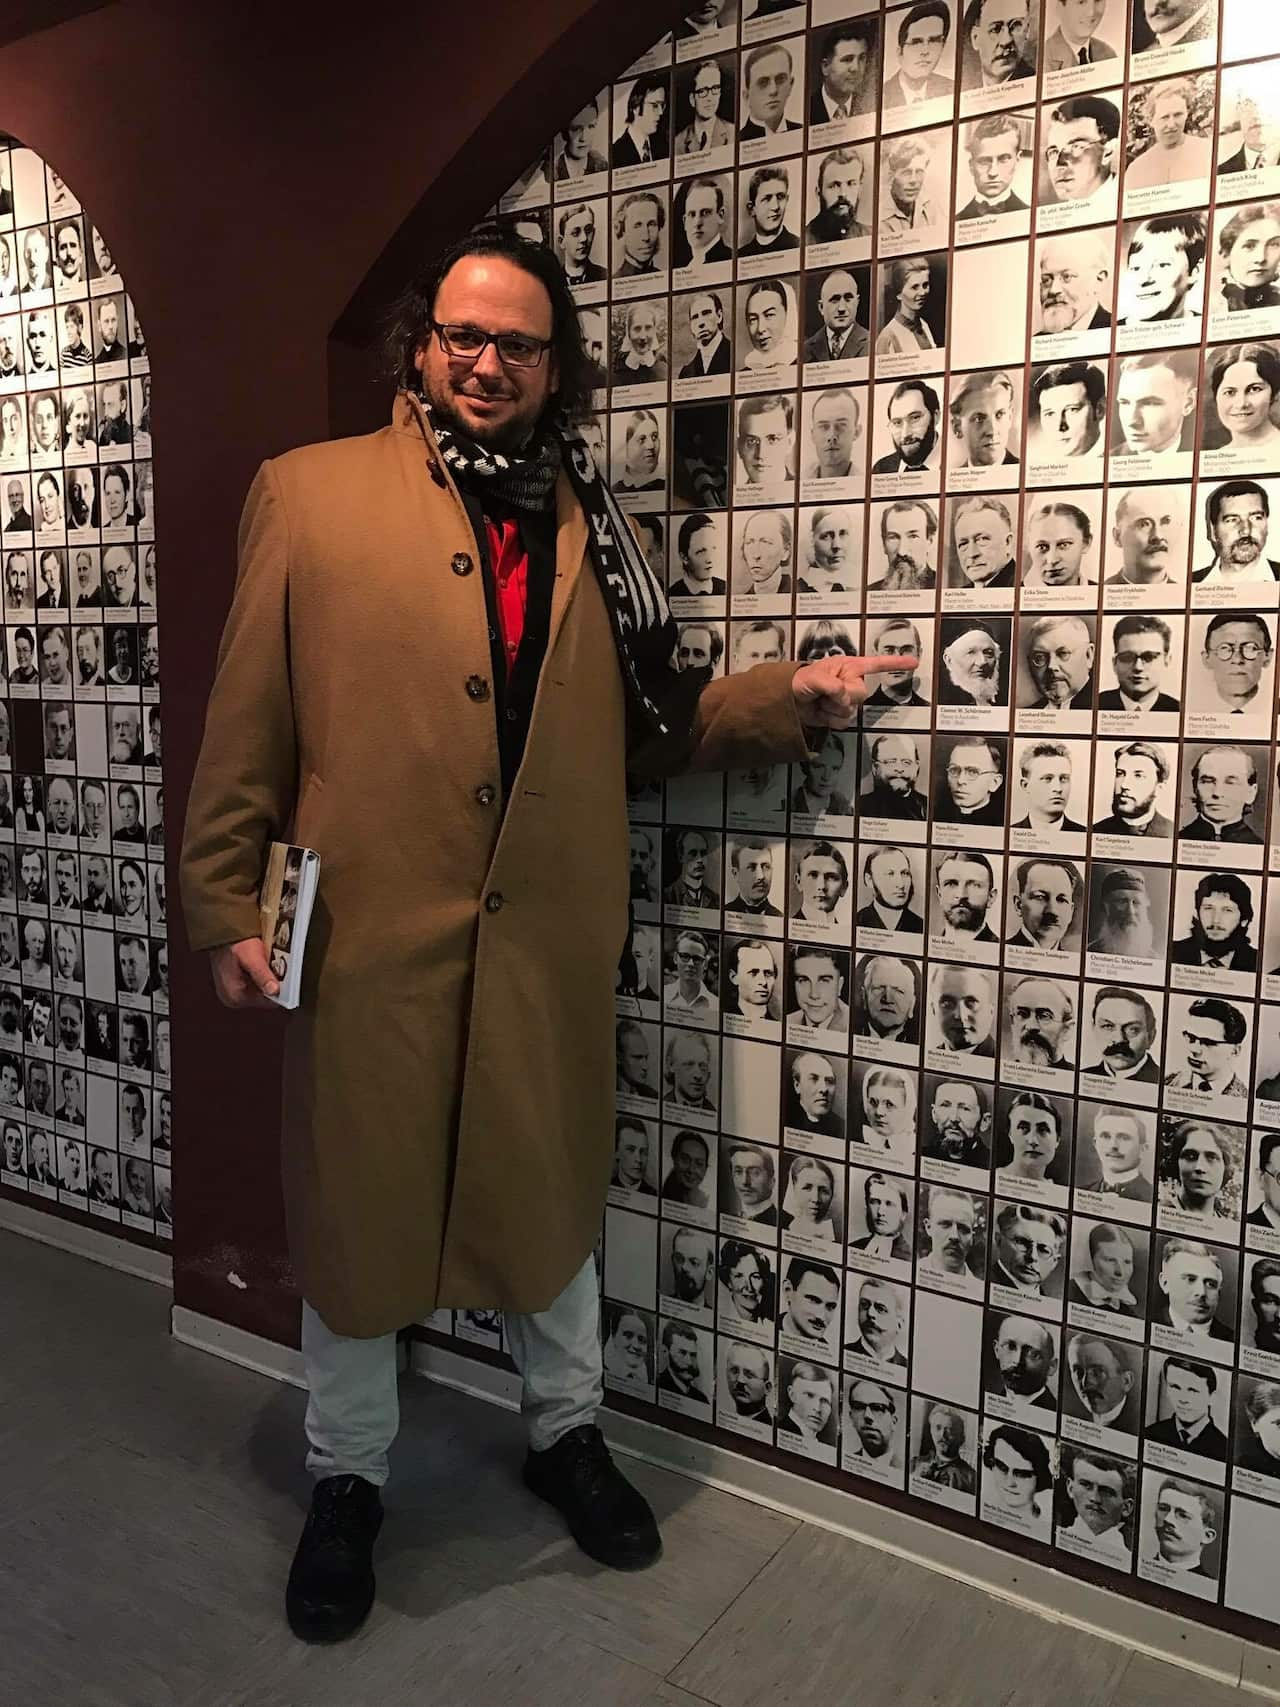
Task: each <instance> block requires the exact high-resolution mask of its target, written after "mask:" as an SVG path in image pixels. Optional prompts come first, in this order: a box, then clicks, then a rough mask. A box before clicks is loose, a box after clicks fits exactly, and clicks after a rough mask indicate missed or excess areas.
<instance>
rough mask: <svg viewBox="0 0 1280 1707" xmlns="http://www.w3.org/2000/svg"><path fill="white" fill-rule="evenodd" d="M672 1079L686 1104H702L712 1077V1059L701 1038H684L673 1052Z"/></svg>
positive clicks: (679, 1040) (678, 1042)
mask: <svg viewBox="0 0 1280 1707" xmlns="http://www.w3.org/2000/svg"><path fill="white" fill-rule="evenodd" d="M671 1077H672V1080H673V1081H674V1083H675V1088H676V1091H677V1093H678V1094H679V1095H680V1096H681V1097H683V1098H684V1100H685V1101H686V1102H701V1100H702V1098H703V1096H704V1095H705V1093H706V1089H707V1081H708V1080H709V1079H710V1077H711V1059H710V1056H709V1055H708V1053H707V1046H706V1044H705V1043H703V1042H702V1041H701V1039H700V1038H695V1037H682V1038H679V1039H678V1040H677V1042H676V1045H675V1048H674V1049H673V1050H672V1051H671Z"/></svg>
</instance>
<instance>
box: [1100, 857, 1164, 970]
mask: <svg viewBox="0 0 1280 1707" xmlns="http://www.w3.org/2000/svg"><path fill="white" fill-rule="evenodd" d="M1153 882H1154V879H1153ZM1159 905H1160V903H1159V900H1158V890H1157V893H1156V894H1153V893H1152V889H1151V886H1150V885H1149V884H1148V880H1147V876H1146V874H1145V873H1144V872H1143V871H1142V870H1140V869H1138V868H1136V867H1130V868H1123V867H1122V868H1117V869H1111V870H1107V869H1106V868H1105V867H1102V866H1100V865H1098V864H1097V863H1095V864H1094V866H1093V869H1092V896H1091V899H1090V917H1089V924H1090V935H1089V953H1090V954H1119V955H1124V956H1127V957H1131V958H1134V959H1138V960H1150V959H1151V958H1152V957H1153V956H1155V955H1159V954H1162V953H1163V947H1164V931H1163V928H1162V921H1161V920H1159V919H1157V918H1153V917H1152V907H1153V906H1157V907H1158V906H1159ZM1162 911H1163V909H1162Z"/></svg>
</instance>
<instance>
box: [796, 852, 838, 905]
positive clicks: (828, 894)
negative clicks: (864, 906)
mask: <svg viewBox="0 0 1280 1707" xmlns="http://www.w3.org/2000/svg"><path fill="white" fill-rule="evenodd" d="M846 881H847V880H846V878H845V876H844V874H843V872H842V871H841V870H840V867H839V866H838V865H837V864H836V862H835V860H833V859H832V858H831V856H830V855H829V854H809V855H807V856H806V857H805V858H804V859H803V860H802V861H801V862H800V894H801V896H802V898H803V903H804V911H805V916H806V917H807V918H812V917H813V916H814V915H815V914H822V913H834V912H835V910H836V905H837V903H838V902H839V900H840V897H841V896H842V895H843V894H844V891H845V886H846Z"/></svg>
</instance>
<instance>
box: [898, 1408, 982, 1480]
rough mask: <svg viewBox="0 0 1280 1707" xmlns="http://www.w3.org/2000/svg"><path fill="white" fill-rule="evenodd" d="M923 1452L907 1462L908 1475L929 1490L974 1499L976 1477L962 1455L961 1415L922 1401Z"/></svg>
mask: <svg viewBox="0 0 1280 1707" xmlns="http://www.w3.org/2000/svg"><path fill="white" fill-rule="evenodd" d="M926 1403H927V1407H928V1408H927V1413H926V1416H925V1423H924V1431H925V1435H926V1438H925V1440H924V1441H923V1443H922V1446H923V1450H922V1451H920V1452H919V1453H918V1454H917V1455H916V1456H915V1457H914V1458H913V1459H912V1460H911V1475H912V1477H913V1479H914V1478H916V1477H918V1478H919V1479H920V1480H921V1481H922V1482H925V1483H927V1484H929V1485H930V1486H932V1487H937V1488H946V1489H949V1490H950V1491H951V1492H952V1493H957V1494H965V1495H970V1496H972V1495H974V1494H976V1493H977V1491H978V1475H977V1471H976V1470H975V1468H974V1466H973V1464H972V1462H971V1461H970V1458H971V1454H969V1453H967V1452H966V1448H965V1440H966V1433H967V1430H966V1426H965V1418H964V1413H963V1412H962V1411H960V1410H957V1409H956V1407H955V1406H953V1405H943V1404H934V1403H933V1402H932V1401H931V1400H930V1401H926Z"/></svg>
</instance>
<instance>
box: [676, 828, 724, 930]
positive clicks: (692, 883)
mask: <svg viewBox="0 0 1280 1707" xmlns="http://www.w3.org/2000/svg"><path fill="white" fill-rule="evenodd" d="M670 852H671V855H672V858H673V873H672V878H671V881H670V883H668V884H667V887H666V888H665V889H664V890H663V892H662V898H663V900H664V901H665V902H666V904H667V906H668V907H695V908H699V909H701V910H702V911H708V910H711V911H715V910H718V909H719V906H720V891H719V887H718V885H717V883H716V881H715V880H714V879H713V878H712V876H711V873H710V864H711V842H710V839H709V837H708V836H707V833H706V832H705V831H704V830H677V831H676V832H675V834H674V836H673V837H672V841H671V847H670ZM716 863H717V865H718V864H719V861H718V860H717V862H716Z"/></svg>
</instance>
